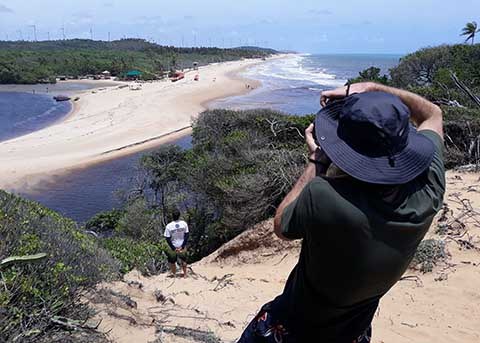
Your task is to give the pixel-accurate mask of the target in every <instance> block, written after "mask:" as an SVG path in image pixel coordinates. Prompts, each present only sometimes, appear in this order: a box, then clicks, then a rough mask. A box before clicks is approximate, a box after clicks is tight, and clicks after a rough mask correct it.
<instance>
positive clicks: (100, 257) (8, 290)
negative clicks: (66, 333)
mask: <svg viewBox="0 0 480 343" xmlns="http://www.w3.org/2000/svg"><path fill="white" fill-rule="evenodd" d="M0 237H1V240H0V257H1V259H2V263H1V266H0V341H2V342H53V341H58V340H61V336H62V332H63V329H65V328H68V327H69V325H70V326H72V325H73V326H72V327H74V326H77V325H78V326H83V327H85V329H88V327H89V325H90V324H87V323H86V320H87V319H88V318H90V317H91V316H92V312H91V310H90V309H89V308H88V307H87V306H86V305H85V304H84V303H83V302H82V301H81V296H82V293H83V292H85V291H88V290H91V289H93V287H94V286H95V285H96V284H97V283H98V282H99V281H102V280H108V279H112V278H115V277H117V275H118V270H119V263H118V262H117V261H116V260H115V259H114V258H112V257H111V256H110V254H109V253H108V252H107V251H105V250H104V249H102V248H101V247H100V246H99V245H98V242H97V241H96V240H95V239H94V238H93V237H92V236H89V235H86V234H85V233H84V232H83V230H81V229H80V228H79V227H78V226H77V224H76V223H75V222H73V221H72V220H70V219H66V218H63V217H62V216H60V215H59V214H57V213H55V212H53V211H51V210H49V209H47V208H45V207H43V206H40V205H38V204H36V203H34V202H31V201H27V200H23V199H21V198H19V197H16V196H14V195H11V194H8V193H6V192H3V191H0ZM15 256H16V257H15ZM9 257H10V258H11V259H10V260H9V259H8V258H9ZM35 257H37V258H35ZM9 261H10V262H9ZM7 262H9V263H7ZM67 318H68V319H67ZM70 328H71V327H70ZM96 336H97V334H95V333H92V335H91V337H90V338H91V340H85V342H87V341H92V340H95V339H97V338H98V340H102V337H100V336H98V337H97V338H95V337H96ZM98 340H97V341H98Z"/></svg>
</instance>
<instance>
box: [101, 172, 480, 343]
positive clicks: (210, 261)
mask: <svg viewBox="0 0 480 343" xmlns="http://www.w3.org/2000/svg"><path fill="white" fill-rule="evenodd" d="M479 177H480V174H478V173H477V174H458V173H452V172H449V173H448V175H447V183H448V185H447V187H448V189H447V194H446V197H445V202H446V203H447V204H448V206H449V208H450V210H452V213H451V214H449V221H450V222H453V223H454V220H453V219H455V218H457V217H458V216H460V215H461V214H465V207H464V206H463V205H461V203H459V200H461V199H468V200H469V201H470V203H471V205H472V208H471V211H470V212H468V213H467V215H466V216H463V217H462V218H461V220H460V221H461V222H462V223H463V224H465V225H466V227H465V228H464V231H463V236H462V239H464V240H468V241H470V242H473V243H474V244H476V246H477V247H480V225H479V224H478V223H477V220H478V219H479V218H477V217H478V215H477V214H475V212H476V211H478V213H479V214H480V179H479ZM437 218H438V217H437ZM435 227H436V224H434V225H433V226H432V229H431V230H430V232H429V234H428V236H429V237H433V238H436V239H443V240H445V241H446V244H447V249H448V252H449V253H450V255H451V257H450V258H449V259H448V260H447V261H446V262H443V263H441V264H439V265H437V266H436V267H435V268H434V270H433V272H431V273H427V274H422V273H420V272H419V271H414V270H408V271H407V273H406V274H405V276H410V277H412V276H413V277H415V278H416V279H412V278H409V279H406V280H404V281H400V282H398V283H397V285H396V286H395V287H394V288H393V289H392V290H391V291H390V292H389V293H388V294H387V295H386V296H385V297H384V298H383V299H382V301H381V303H380V307H379V310H378V312H377V314H376V316H375V319H374V323H373V342H377V343H410V342H412V343H413V342H414V343H452V342H454V343H455V342H456V343H460V342H461V343H478V342H480V307H479V306H478V304H479V303H480V251H479V250H478V249H473V248H472V249H467V248H465V246H463V247H462V246H461V245H460V244H459V243H461V241H460V238H458V237H457V238H455V236H449V238H447V237H445V236H438V235H436V234H435V233H434V231H435V230H434V228H435ZM298 253H299V245H298V243H289V242H282V241H280V240H278V239H276V238H274V236H273V234H272V223H271V221H267V222H265V223H262V224H259V225H257V226H256V227H254V228H253V229H251V230H249V231H247V232H245V233H243V234H242V235H240V236H239V237H237V238H236V239H234V240H233V241H230V242H229V243H227V244H226V245H225V246H223V247H222V248H221V249H220V250H218V251H217V252H215V253H214V254H212V255H211V256H208V257H206V258H205V259H203V260H202V261H200V262H198V263H196V264H194V265H192V266H191V268H192V273H191V275H190V276H189V277H188V278H187V279H182V278H176V279H172V278H169V277H167V276H166V275H158V276H154V277H143V276H141V275H139V274H138V272H135V271H133V272H131V273H129V274H127V275H126V276H125V278H124V281H122V282H114V283H111V284H103V285H101V286H99V292H100V290H101V289H104V290H108V291H110V290H113V291H115V292H118V293H119V294H123V295H127V296H129V297H131V299H132V300H134V301H135V302H136V308H130V307H128V306H126V305H125V304H124V303H122V302H121V301H119V300H118V299H117V300H116V301H113V302H112V300H110V301H105V302H103V303H100V304H98V303H97V304H95V305H94V306H95V308H96V309H97V310H99V311H100V312H99V314H98V317H97V318H102V320H103V321H102V323H101V325H100V330H102V331H103V332H108V336H109V337H110V338H111V339H112V340H113V341H114V342H121V343H123V342H124V343H127V342H128V343H131V342H138V343H142V342H152V341H154V340H155V339H158V338H161V340H159V341H161V342H169V343H175V342H196V341H195V340H194V339H193V338H192V334H196V335H204V336H205V335H208V334H209V333H213V334H215V335H216V336H217V337H219V338H220V339H221V341H222V342H234V341H235V339H236V338H238V337H239V335H240V334H241V332H242V330H243V328H244V327H245V325H246V324H247V323H248V322H249V321H250V320H251V319H252V317H253V316H254V315H255V313H256V311H257V310H258V309H259V308H260V306H261V305H262V304H263V303H265V302H267V301H269V300H271V299H272V298H274V297H275V296H276V295H278V294H279V293H280V292H281V291H282V288H283V286H284V284H285V281H286V278H287V276H288V274H289V273H290V271H291V269H292V268H293V266H294V265H295V263H296V261H297V258H298ZM127 281H136V282H140V283H141V284H142V286H143V287H142V288H141V289H139V288H138V287H137V286H135V285H128V284H127ZM157 290H159V291H160V292H161V294H162V295H163V298H162V299H161V301H157V299H156V297H155V296H154V293H155V291H157ZM97 297H98V294H97ZM175 328H176V331H175V333H172V330H174V329H175ZM182 335H183V336H182ZM185 335H186V336H190V337H185ZM159 341H157V342H159ZM198 341H200V340H197V342H198ZM204 341H205V340H204Z"/></svg>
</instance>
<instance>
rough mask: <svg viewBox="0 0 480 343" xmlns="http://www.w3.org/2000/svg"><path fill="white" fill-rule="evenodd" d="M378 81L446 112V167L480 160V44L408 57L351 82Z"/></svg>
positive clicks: (459, 46) (446, 48)
mask: <svg viewBox="0 0 480 343" xmlns="http://www.w3.org/2000/svg"><path fill="white" fill-rule="evenodd" d="M359 81H375V82H380V83H383V84H387V85H390V86H393V87H399V88H404V89H407V90H410V91H412V92H414V93H417V94H420V95H422V96H424V97H426V98H427V99H429V100H430V101H432V102H434V103H436V104H437V105H439V106H440V107H441V108H442V110H443V112H444V119H445V122H444V130H445V146H446V161H445V162H446V166H447V168H453V167H456V166H460V165H465V164H477V165H478V162H479V160H480V149H479V148H478V147H479V146H480V138H479V137H480V97H479V94H480V45H466V44H457V45H442V46H438V47H432V48H425V49H421V50H419V51H416V52H414V53H411V54H408V55H406V56H404V57H402V59H401V60H400V63H399V64H398V65H397V66H396V67H394V68H392V69H391V70H390V75H389V76H387V75H380V70H379V69H378V68H374V67H373V68H370V69H368V70H366V71H363V72H361V73H360V75H359V77H358V78H355V79H352V80H350V82H359Z"/></svg>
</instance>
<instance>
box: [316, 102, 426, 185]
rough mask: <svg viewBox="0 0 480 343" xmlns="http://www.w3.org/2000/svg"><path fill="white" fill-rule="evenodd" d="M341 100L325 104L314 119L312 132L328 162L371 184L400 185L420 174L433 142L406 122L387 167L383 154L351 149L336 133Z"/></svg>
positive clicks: (424, 168)
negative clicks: (403, 141) (400, 145)
mask: <svg viewBox="0 0 480 343" xmlns="http://www.w3.org/2000/svg"><path fill="white" fill-rule="evenodd" d="M342 105H343V101H341V100H340V101H335V103H332V104H329V105H327V106H326V107H325V108H323V109H322V110H321V111H320V112H319V113H318V114H317V116H316V118H315V134H316V136H317V141H318V144H319V145H320V147H321V148H322V149H323V150H324V151H325V153H326V154H327V155H328V157H329V158H330V159H331V160H332V162H333V163H334V164H335V165H337V166H338V167H339V168H340V169H342V170H343V171H344V172H345V173H347V174H349V175H351V176H353V177H354V178H356V179H358V180H361V181H364V182H368V183H373V184H383V185H396V184H404V183H407V182H409V181H411V180H413V179H415V178H416V177H417V176H419V175H420V174H422V173H423V172H424V171H425V170H426V169H427V168H428V167H429V166H430V164H431V163H432V160H433V155H434V152H435V146H434V145H433V142H432V141H431V140H430V139H429V138H427V137H426V136H424V135H421V134H419V133H418V132H417V130H416V129H415V128H414V127H413V126H412V125H410V132H409V136H408V143H407V146H406V147H405V148H404V149H403V150H402V151H401V152H399V153H397V154H395V155H394V156H393V157H394V161H395V163H394V165H393V166H391V165H390V163H389V159H388V157H387V156H381V157H371V156H365V155H364V154H360V153H359V152H357V151H355V150H354V149H353V148H352V147H350V146H349V145H348V144H347V143H346V142H345V141H343V140H342V139H341V138H339V136H338V120H337V118H338V117H339V114H340V113H341V110H342Z"/></svg>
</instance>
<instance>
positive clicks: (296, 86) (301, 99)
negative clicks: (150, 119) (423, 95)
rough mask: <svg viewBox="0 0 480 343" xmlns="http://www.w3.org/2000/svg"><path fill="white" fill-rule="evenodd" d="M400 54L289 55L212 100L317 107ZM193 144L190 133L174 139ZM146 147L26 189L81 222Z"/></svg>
mask: <svg viewBox="0 0 480 343" xmlns="http://www.w3.org/2000/svg"><path fill="white" fill-rule="evenodd" d="M399 58H400V56H392V55H315V56H299V55H295V56H291V57H288V58H286V59H281V60H273V61H268V62H266V63H264V64H261V65H258V66H256V67H254V68H251V69H250V70H248V71H247V72H246V73H245V76H247V77H249V78H254V79H259V80H261V81H262V87H261V88H258V89H256V90H254V91H253V92H251V93H249V94H247V95H244V96H236V97H230V98H227V99H224V100H221V101H216V102H215V103H213V104H211V107H214V108H233V109H251V108H259V107H263V108H272V109H275V110H280V111H284V112H287V113H291V114H296V115H303V114H307V113H314V112H317V111H318V109H319V95H320V92H321V91H322V90H324V89H330V88H334V87H338V86H342V85H344V84H345V82H346V81H347V79H349V78H353V77H356V76H357V75H358V72H359V71H361V70H364V69H366V68H368V67H370V66H376V67H379V68H381V69H382V71H383V72H388V69H390V68H392V67H393V66H395V65H396V64H397V63H398V60H399ZM175 144H178V145H180V146H182V147H183V148H189V147H190V146H191V138H190V137H186V138H184V139H182V140H180V141H178V142H175ZM144 153H145V152H142V153H137V154H134V155H131V156H126V157H121V158H118V159H115V160H111V161H107V162H103V163H100V164H97V165H94V166H91V167H89V168H87V169H81V170H77V171H73V172H71V173H69V174H67V175H63V176H61V177H57V178H55V179H54V181H53V182H49V183H45V184H42V185H40V186H39V187H37V189H36V190H35V191H34V192H31V193H29V194H24V196H26V197H27V198H30V199H33V200H37V201H39V202H40V203H42V204H44V205H46V206H48V207H50V208H52V209H54V210H56V211H58V212H60V213H62V214H64V215H66V216H68V217H70V218H73V219H75V220H76V221H79V222H84V221H86V220H88V219H89V218H90V217H91V216H92V215H94V214H95V213H97V212H100V211H105V210H110V209H112V208H115V207H119V206H121V203H120V202H119V199H118V197H117V196H116V192H117V191H118V190H122V189H123V190H126V189H129V188H130V187H131V185H132V184H131V182H132V181H131V180H132V178H133V177H134V175H135V171H136V168H137V165H138V160H139V158H140V157H141V155H143V154H144Z"/></svg>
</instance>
